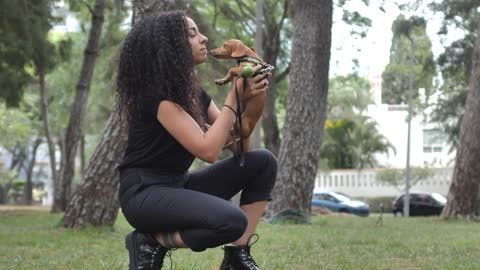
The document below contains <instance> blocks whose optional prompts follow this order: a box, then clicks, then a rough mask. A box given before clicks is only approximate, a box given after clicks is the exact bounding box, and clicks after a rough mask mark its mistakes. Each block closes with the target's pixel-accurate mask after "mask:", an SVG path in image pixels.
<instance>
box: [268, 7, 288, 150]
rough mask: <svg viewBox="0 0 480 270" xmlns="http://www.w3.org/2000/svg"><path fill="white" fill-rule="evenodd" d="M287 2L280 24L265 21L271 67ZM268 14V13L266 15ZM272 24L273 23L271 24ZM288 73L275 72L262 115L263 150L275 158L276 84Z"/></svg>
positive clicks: (276, 53) (277, 143)
mask: <svg viewBox="0 0 480 270" xmlns="http://www.w3.org/2000/svg"><path fill="white" fill-rule="evenodd" d="M287 3H288V0H285V3H284V9H283V14H282V17H281V18H280V22H279V23H276V22H275V20H274V19H273V18H270V19H268V20H265V24H266V25H265V28H266V31H265V36H266V38H264V39H263V41H264V43H263V48H264V50H263V51H264V52H265V54H264V60H265V61H267V63H270V64H271V65H273V66H276V65H277V58H278V55H279V52H280V50H281V46H280V45H281V43H280V42H281V40H280V32H281V30H282V28H283V25H284V22H285V19H286V18H287V12H288V4H287ZM267 14H268V13H267ZM272 22H273V23H272ZM287 73H288V69H287V70H286V71H283V72H278V70H277V71H276V73H275V75H276V76H274V77H273V80H272V81H270V84H269V89H268V91H267V100H266V101H265V108H264V110H263V114H262V127H263V138H264V143H265V148H267V149H268V150H270V151H271V152H272V153H273V154H274V155H275V156H278V150H279V148H280V132H279V128H278V121H277V112H276V110H275V104H276V99H277V88H276V84H277V83H278V82H280V81H281V80H282V79H283V78H284V77H285V75H286V74H287Z"/></svg>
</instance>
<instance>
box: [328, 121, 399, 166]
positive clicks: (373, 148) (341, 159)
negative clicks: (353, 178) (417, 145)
mask: <svg viewBox="0 0 480 270" xmlns="http://www.w3.org/2000/svg"><path fill="white" fill-rule="evenodd" d="M389 150H392V151H395V148H394V147H393V145H392V144H390V142H389V141H388V140H387V139H386V138H385V137H384V136H383V135H382V134H379V133H378V131H377V123H376V122H374V121H373V120H372V119H371V118H369V117H365V116H356V117H354V118H343V119H339V120H337V121H329V120H327V121H326V122H325V137H324V140H323V144H322V148H321V153H322V160H326V163H327V165H328V168H330V169H354V168H355V169H363V168H365V167H375V166H376V165H377V160H376V158H375V154H378V153H386V154H388V153H389Z"/></svg>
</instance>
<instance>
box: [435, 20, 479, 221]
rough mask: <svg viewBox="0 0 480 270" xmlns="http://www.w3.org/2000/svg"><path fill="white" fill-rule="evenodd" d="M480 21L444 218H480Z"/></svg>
mask: <svg viewBox="0 0 480 270" xmlns="http://www.w3.org/2000/svg"><path fill="white" fill-rule="evenodd" d="M479 119H480V24H479V25H478V30H477V38H476V42H475V48H474V54H473V64H472V73H471V76H470V91H469V93H468V96H467V101H466V106H465V113H464V115H463V121H462V123H461V127H460V136H459V144H458V148H457V155H456V160H455V168H454V170H453V179H452V183H451V185H450V190H449V191H448V196H447V199H448V202H447V205H446V206H445V209H444V210H443V213H442V216H443V217H445V218H464V219H476V220H478V219H480V163H479V162H478V161H479V160H480V139H479V138H478V134H480V121H479Z"/></svg>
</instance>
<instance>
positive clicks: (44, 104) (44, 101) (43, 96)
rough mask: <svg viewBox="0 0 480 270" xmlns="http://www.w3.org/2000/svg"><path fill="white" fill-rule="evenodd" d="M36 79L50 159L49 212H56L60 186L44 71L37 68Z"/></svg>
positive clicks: (58, 209) (57, 210)
mask: <svg viewBox="0 0 480 270" xmlns="http://www.w3.org/2000/svg"><path fill="white" fill-rule="evenodd" d="M38 79H39V84H40V101H41V102H40V108H41V111H42V119H43V129H44V132H45V138H46V140H47V145H48V156H49V160H50V171H51V174H52V182H53V205H52V209H51V212H52V213H56V212H59V211H60V208H58V207H57V206H58V205H59V200H60V194H61V192H62V191H61V189H62V186H61V185H60V182H59V181H58V176H57V161H56V158H55V144H54V142H53V138H52V132H51V130H50V123H49V119H48V95H47V89H46V87H45V73H44V71H43V70H42V69H39V70H38Z"/></svg>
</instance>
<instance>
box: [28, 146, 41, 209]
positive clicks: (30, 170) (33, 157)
mask: <svg viewBox="0 0 480 270" xmlns="http://www.w3.org/2000/svg"><path fill="white" fill-rule="evenodd" d="M41 143H42V140H41V139H39V138H37V139H36V140H35V141H34V142H33V145H32V152H31V157H30V160H29V162H28V167H27V177H26V178H27V179H26V180H25V186H24V187H23V194H24V203H25V204H26V205H31V204H32V199H33V196H32V188H33V185H32V177H33V168H34V167H35V161H36V157H37V150H38V147H39V146H40V144H41Z"/></svg>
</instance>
